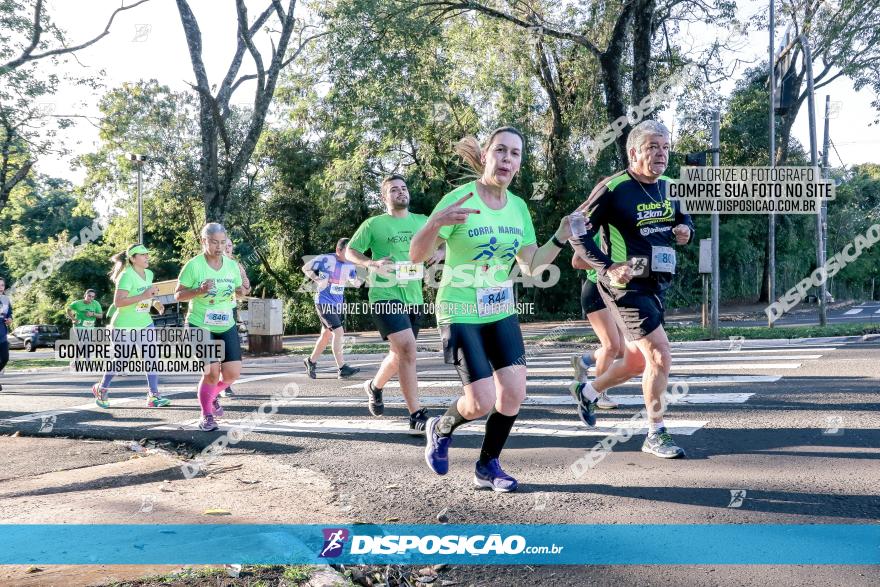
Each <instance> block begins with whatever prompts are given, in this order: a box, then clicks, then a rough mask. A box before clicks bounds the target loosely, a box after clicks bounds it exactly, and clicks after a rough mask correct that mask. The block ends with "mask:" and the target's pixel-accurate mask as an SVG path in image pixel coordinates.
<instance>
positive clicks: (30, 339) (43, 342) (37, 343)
mask: <svg viewBox="0 0 880 587" xmlns="http://www.w3.org/2000/svg"><path fill="white" fill-rule="evenodd" d="M59 338H61V331H60V330H58V327H57V326H54V325H52V324H26V325H24V326H19V327H18V328H16V329H15V330H13V331H12V332H10V333H9V334H8V335H7V336H6V340H7V342H9V348H11V349H24V350H26V351H29V352H34V351H35V350H37V349H38V348H40V347H41V346H44V347H54V346H55V341H56V340H58V339H59Z"/></svg>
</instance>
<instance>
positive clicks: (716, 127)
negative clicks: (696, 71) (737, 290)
mask: <svg viewBox="0 0 880 587" xmlns="http://www.w3.org/2000/svg"><path fill="white" fill-rule="evenodd" d="M720 148H721V111H720V110H716V111H715V112H713V113H712V166H713V167H718V166H719V164H720V161H721V157H720V154H721V153H720ZM719 240H720V238H719V234H718V213H717V212H715V213H714V214H712V311H711V316H710V320H711V333H712V338H713V339H717V338H718V298H719V289H720V286H721V277H720V275H719V273H718V271H719V262H718V242H719Z"/></svg>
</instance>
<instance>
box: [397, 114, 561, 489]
mask: <svg viewBox="0 0 880 587" xmlns="http://www.w3.org/2000/svg"><path fill="white" fill-rule="evenodd" d="M456 152H457V153H458V154H459V155H460V156H461V157H462V158H463V159H464V160H465V162H466V163H467V164H468V165H469V166H470V167H471V168H472V169H473V170H474V171H475V172H476V173H477V174H479V177H478V179H477V180H476V181H472V182H470V183H467V184H465V185H463V186H461V187H459V188H457V189H455V190H453V191H452V192H450V193H448V194H446V196H444V197H443V199H442V200H440V202H439V203H438V204H437V206H436V207H435V208H434V212H433V213H432V214H431V217H430V219H429V220H428V222H427V224H426V225H425V227H424V228H423V229H422V230H420V231H419V232H418V234H416V235H415V236H414V237H413V239H412V242H411V243H410V258H411V259H412V260H413V261H414V262H417V261H420V260H424V259H427V258H428V257H430V255H431V254H432V253H433V252H434V250H435V249H436V248H437V247H438V246H439V245H440V244H441V243H442V242H445V243H446V266H445V267H444V271H443V279H442V281H441V282H440V290H439V291H438V293H437V321H438V323H439V324H440V327H441V338H442V340H443V354H444V358H445V360H446V363H448V364H453V365H455V368H456V370H457V371H458V374H459V377H460V378H461V382H462V385H463V386H464V395H463V396H462V397H460V398H458V400H457V401H456V402H453V403H452V405H451V406H450V407H449V409H448V410H447V411H446V413H445V414H444V415H443V417H442V418H437V417H434V418H431V419H430V420H428V425H427V428H426V430H425V439H426V447H425V461H426V462H427V464H428V466H429V467H430V468H431V470H432V471H434V472H435V473H437V474H438V475H445V474H446V473H447V472H448V470H449V445H450V443H451V441H452V433H453V431H455V429H456V428H458V427H459V426H461V425H462V424H465V423H466V422H470V421H471V420H476V419H477V418H481V417H483V416H485V415H486V414H489V417H488V419H487V420H486V434H485V437H484V438H483V446H482V448H481V449H480V459H479V460H478V461H477V463H476V467H475V471H474V484H475V485H476V486H477V487H487V488H490V489H493V490H494V491H499V492H508V491H514V490H515V489H516V488H517V485H518V483H517V481H516V479H514V478H513V477H511V476H510V475H508V474H507V473H505V472H504V470H503V469H502V468H501V464H500V463H499V461H498V458H499V456H500V455H501V450H502V449H503V448H504V444H505V443H506V442H507V438H508V437H509V436H510V431H511V430H512V429H513V424H514V422H515V421H516V417H517V415H518V414H519V409H520V405H521V404H522V402H523V400H524V399H525V397H526V355H525V345H524V343H523V337H522V331H521V330H520V327H519V319H518V317H517V313H516V306H515V304H514V299H513V283H512V281H511V280H510V270H511V267H512V266H513V263H514V261H516V263H518V264H519V266H520V267H521V268H522V270H523V273H524V274H525V275H528V276H534V275H539V274H540V273H541V272H542V271H543V270H544V268H545V267H547V266H548V265H550V264H551V263H553V260H554V259H556V256H557V255H558V254H559V251H561V250H562V248H563V243H564V242H565V241H566V240H568V238H569V237H570V236H571V228H570V227H569V223H568V217H567V216H566V217H564V218H563V219H562V221H561V222H560V224H559V228H557V229H556V233H555V234H554V236H553V238H552V239H551V240H550V241H548V242H546V243H545V244H544V245H543V246H541V247H538V244H537V239H536V238H535V229H534V226H533V225H532V218H531V215H530V214H529V209H528V206H527V205H526V202H525V201H524V200H523V199H522V198H520V197H518V196H516V195H514V194H513V193H511V192H510V191H508V189H507V188H508V186H509V185H510V183H511V182H512V181H513V178H514V177H515V176H516V173H517V172H518V171H519V168H520V164H521V162H522V157H523V154H524V153H525V139H524V138H523V135H522V133H520V131H518V130H517V129H515V128H513V127H510V126H506V127H501V128H498V129H496V130H494V131H493V132H492V133H491V134H490V135H489V139H488V141H487V142H486V143H485V146H483V147H481V146H480V143H479V142H478V141H477V139H476V138H475V137H465V138H464V139H462V140H461V141H459V143H458V144H457V145H456ZM465 206H467V207H465Z"/></svg>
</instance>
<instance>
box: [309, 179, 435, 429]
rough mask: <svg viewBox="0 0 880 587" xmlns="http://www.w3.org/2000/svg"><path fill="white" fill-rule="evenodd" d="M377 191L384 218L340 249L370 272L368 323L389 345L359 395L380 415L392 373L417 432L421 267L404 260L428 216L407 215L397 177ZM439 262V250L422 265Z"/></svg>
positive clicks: (422, 415)
mask: <svg viewBox="0 0 880 587" xmlns="http://www.w3.org/2000/svg"><path fill="white" fill-rule="evenodd" d="M381 192H382V199H383V200H384V202H385V209H386V212H385V214H379V215H378V216H373V217H371V218H367V219H366V220H365V221H364V222H363V223H362V224H361V225H360V226H359V227H358V229H357V230H356V231H355V233H354V235H352V237H351V240H350V241H349V243H348V248H347V249H346V250H345V258H346V260H348V261H350V262H351V263H354V264H356V265H359V266H361V267H366V268H368V269H370V279H369V280H368V284H369V288H370V290H369V299H370V305H371V308H370V309H371V312H372V314H373V321H374V322H375V323H376V327H377V328H378V330H379V333H380V334H381V335H382V340H387V341H388V342H389V344H390V346H391V351H390V352H389V353H388V356H386V357H385V360H383V361H382V364H381V365H380V366H379V370H378V371H377V372H376V375H375V376H374V377H373V379H371V380H369V381H365V382H364V392H365V393H366V394H367V398H368V408H369V410H370V413H371V414H372V415H374V416H381V415H382V414H383V413H384V411H385V404H384V402H383V401H382V388H383V387H384V386H385V384H386V383H387V382H388V381H389V380H390V379H391V378H392V377H394V376H395V375H397V376H398V378H399V379H400V391H401V393H403V399H404V401H405V402H406V407H407V409H408V410H409V414H410V415H409V429H410V433H411V434H421V433H422V432H424V430H425V423H426V422H427V421H428V416H427V414H426V412H425V410H424V408H420V407H419V388H418V385H419V381H418V376H417V375H416V339H417V338H418V336H419V326H420V322H421V318H422V314H423V313H424V309H423V304H424V298H423V296H422V281H423V280H424V265H423V264H422V262H421V261H420V262H418V263H415V262H413V261H412V260H411V259H410V257H409V245H410V240H411V239H412V237H413V235H415V234H416V233H417V232H418V231H419V230H421V228H422V227H423V226H424V225H425V222H427V220H428V217H427V216H425V215H424V214H415V213H413V212H410V211H409V202H410V198H409V189H408V188H407V186H406V181H405V180H404V179H403V177H402V176H400V175H391V176H388V177H386V178H385V179H384V180H383V181H382V185H381ZM367 251H370V252H371V255H372V256H371V257H367V255H366V252H367ZM442 259H443V251H442V250H438V251H436V252H434V253H433V254H432V255H429V256H428V257H427V258H426V259H424V261H426V264H427V265H428V266H430V265H432V264H433V263H436V262H438V261H441V260H442ZM307 367H308V365H307Z"/></svg>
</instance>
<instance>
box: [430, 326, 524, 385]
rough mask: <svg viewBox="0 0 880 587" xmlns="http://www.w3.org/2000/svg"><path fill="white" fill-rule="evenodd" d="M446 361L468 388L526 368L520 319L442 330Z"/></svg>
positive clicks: (444, 328) (443, 328)
mask: <svg viewBox="0 0 880 587" xmlns="http://www.w3.org/2000/svg"><path fill="white" fill-rule="evenodd" d="M440 337H441V339H442V341H443V359H444V361H445V362H446V364H448V365H455V369H456V370H457V371H458V376H459V377H460V378H461V382H462V384H464V385H468V384H470V383H473V382H474V381H479V380H480V379H485V378H486V377H492V373H494V372H495V371H497V370H498V369H503V368H504V367H509V366H511V365H523V366H525V364H526V349H525V346H524V345H523V337H522V331H521V330H520V328H519V319H518V318H517V317H516V315H513V316H508V317H507V318H503V319H501V320H497V321H495V322H489V323H487V324H447V325H445V326H443V327H442V328H441V329H440Z"/></svg>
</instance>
